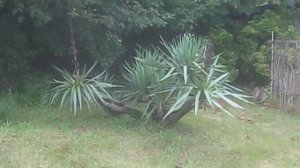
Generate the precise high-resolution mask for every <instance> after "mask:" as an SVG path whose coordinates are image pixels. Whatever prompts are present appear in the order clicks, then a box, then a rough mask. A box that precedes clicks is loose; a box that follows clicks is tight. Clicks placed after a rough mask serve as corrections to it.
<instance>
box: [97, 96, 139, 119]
mask: <svg viewBox="0 0 300 168" xmlns="http://www.w3.org/2000/svg"><path fill="white" fill-rule="evenodd" d="M100 102H101V105H102V106H103V107H104V108H105V110H107V111H108V112H109V113H110V114H112V115H121V114H128V115H130V116H131V117H132V118H136V119H141V118H142V115H143V113H142V112H141V111H140V110H138V109H135V108H131V107H126V106H124V105H123V104H121V103H119V102H116V101H114V100H110V99H103V100H102V101H100Z"/></svg>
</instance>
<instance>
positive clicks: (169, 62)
mask: <svg viewBox="0 0 300 168" xmlns="http://www.w3.org/2000/svg"><path fill="white" fill-rule="evenodd" d="M161 43H162V45H163V46H164V47H165V49H157V48H153V49H152V50H148V49H145V50H139V52H137V58H136V64H135V65H133V66H125V69H126V73H125V74H124V78H125V86H124V88H123V89H125V90H126V91H125V92H127V93H125V94H124V95H123V96H124V100H125V102H126V101H129V102H131V103H136V101H131V100H140V101H143V102H139V103H144V104H143V105H142V107H143V108H142V109H139V110H141V112H142V113H143V114H144V116H145V115H146V116H147V119H149V118H155V119H157V120H159V121H162V122H164V123H166V124H170V123H174V122H176V121H178V120H179V119H180V118H181V117H182V116H184V115H185V114H186V113H187V112H189V111H190V110H192V109H193V108H194V111H195V113H197V112H198V109H199V108H201V106H202V104H203V103H204V102H208V104H209V105H210V106H212V107H213V108H220V109H221V110H223V111H224V112H226V113H228V114H229V115H231V116H232V114H231V113H230V112H229V111H228V110H226V109H225V108H224V107H222V105H221V104H220V103H219V101H220V100H223V101H225V102H227V103H228V104H229V105H230V106H232V107H234V108H240V109H241V108H242V106H240V105H238V104H237V103H236V102H235V101H234V100H235V99H239V100H242V101H245V102H249V101H247V98H248V97H249V96H246V95H243V94H242V90H240V89H238V88H236V87H233V86H231V85H230V81H229V76H230V74H229V73H228V72H226V70H225V67H224V66H222V65H219V64H218V59H219V57H220V56H221V55H217V56H214V57H211V58H209V59H211V60H212V61H213V62H212V63H211V64H207V62H209V61H207V59H208V58H207V56H206V45H207V44H208V43H207V41H206V40H203V39H201V38H197V37H195V36H193V35H183V36H181V37H180V38H178V39H177V40H174V41H173V42H171V43H167V42H165V41H164V40H162V42H161ZM232 98H234V99H232ZM249 103H250V102H249Z"/></svg>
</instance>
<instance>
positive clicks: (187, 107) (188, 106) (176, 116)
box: [162, 100, 194, 126]
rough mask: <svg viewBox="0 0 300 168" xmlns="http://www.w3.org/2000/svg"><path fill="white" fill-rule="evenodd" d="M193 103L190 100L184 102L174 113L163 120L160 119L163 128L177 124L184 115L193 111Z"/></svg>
mask: <svg viewBox="0 0 300 168" xmlns="http://www.w3.org/2000/svg"><path fill="white" fill-rule="evenodd" d="M193 103H194V102H193V101H192V100H189V101H188V102H186V103H185V104H184V105H183V106H182V107H181V108H180V109H179V110H177V111H174V112H173V113H171V114H170V115H169V116H168V117H167V118H165V119H164V120H163V119H162V124H163V125H164V126H170V125H173V124H175V123H177V122H178V121H179V120H180V119H181V118H182V117H183V116H184V115H185V114H186V113H188V112H190V111H191V110H192V109H193Z"/></svg>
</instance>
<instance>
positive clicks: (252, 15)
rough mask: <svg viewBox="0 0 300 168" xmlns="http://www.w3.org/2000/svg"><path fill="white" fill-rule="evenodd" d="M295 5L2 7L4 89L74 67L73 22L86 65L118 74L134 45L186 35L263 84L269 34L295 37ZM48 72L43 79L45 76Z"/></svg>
mask: <svg viewBox="0 0 300 168" xmlns="http://www.w3.org/2000/svg"><path fill="white" fill-rule="evenodd" d="M298 3H299V2H298V0H289V1H285V0H272V1H269V0H253V1H243V0H208V1H198V0H196V1H195V0H186V1H182V0H155V1H148V0H60V1H58V0H40V1H36V0H26V1H21V0H14V1H9V0H0V13H1V15H0V37H1V38H0V67H1V68H0V76H1V84H0V86H1V88H8V87H11V86H18V85H19V86H18V87H20V86H21V84H22V83H24V82H23V81H26V79H27V77H25V76H26V74H31V72H32V71H33V70H43V73H45V74H46V73H49V69H50V68H51V65H59V66H64V67H67V68H68V69H69V68H70V67H71V66H72V61H71V60H72V52H71V44H70V43H71V42H70V18H72V19H73V25H74V26H73V27H74V39H75V41H76V47H77V50H78V55H79V61H80V63H81V64H86V63H87V64H92V63H93V62H95V61H98V63H99V65H100V67H99V68H100V69H106V68H109V67H112V68H118V65H119V62H122V61H123V60H124V59H129V60H130V59H131V58H132V57H133V55H132V53H133V52H132V51H134V48H135V47H136V44H140V45H143V46H149V45H151V44H152V43H157V42H158V41H159V36H160V35H161V36H163V37H164V39H172V38H173V37H174V36H175V35H177V34H179V33H184V32H193V33H194V34H197V35H201V36H206V37H207V38H209V39H211V40H212V42H213V44H214V50H215V53H223V55H222V56H221V58H220V60H221V63H222V64H224V65H226V67H227V69H228V70H229V71H230V72H231V74H232V76H233V78H234V79H237V80H238V81H246V82H247V83H249V82H251V83H253V84H266V83H267V82H268V80H269V55H270V54H269V53H268V51H269V48H270V45H269V44H268V43H267V41H268V40H270V34H271V32H272V31H274V32H275V34H276V36H277V37H292V38H293V36H294V33H295V31H294V30H295V29H294V27H293V26H294V21H293V19H294V18H293V17H294V14H295V12H296V11H297V7H298V6H297V4H298ZM45 70H46V71H45Z"/></svg>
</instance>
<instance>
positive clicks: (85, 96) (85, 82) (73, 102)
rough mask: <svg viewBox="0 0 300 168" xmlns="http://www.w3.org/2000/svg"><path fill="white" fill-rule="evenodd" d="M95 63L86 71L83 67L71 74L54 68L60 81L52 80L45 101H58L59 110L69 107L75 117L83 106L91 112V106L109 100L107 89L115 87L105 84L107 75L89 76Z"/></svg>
mask: <svg viewBox="0 0 300 168" xmlns="http://www.w3.org/2000/svg"><path fill="white" fill-rule="evenodd" d="M95 66H96V63H95V64H93V65H92V66H91V67H90V68H89V69H88V70H86V67H84V69H83V71H82V72H80V71H79V70H76V71H75V72H74V73H73V74H71V73H69V72H68V71H66V70H62V69H60V68H57V67H54V68H55V69H56V70H57V71H58V72H59V74H60V75H61V77H62V79H61V80H58V79H54V80H53V81H52V82H51V83H52V86H54V87H53V88H51V89H50V90H49V91H48V93H47V96H46V101H47V102H49V103H50V104H54V103H56V102H57V100H59V103H60V109H61V108H62V107H63V106H65V105H69V106H70V110H71V111H73V112H74V115H76V113H77V110H78V108H79V110H81V109H82V106H83V105H87V107H88V109H89V110H91V105H92V106H99V105H100V104H101V103H100V102H99V101H102V102H103V99H105V98H111V96H110V94H109V93H108V91H107V90H108V89H110V88H113V87H116V86H115V85H112V84H110V83H107V82H106V80H107V75H106V73H105V72H103V73H101V74H98V75H94V76H91V72H92V70H93V69H94V68H95Z"/></svg>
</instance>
